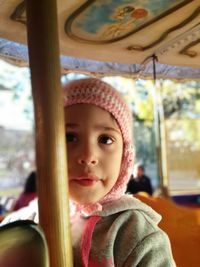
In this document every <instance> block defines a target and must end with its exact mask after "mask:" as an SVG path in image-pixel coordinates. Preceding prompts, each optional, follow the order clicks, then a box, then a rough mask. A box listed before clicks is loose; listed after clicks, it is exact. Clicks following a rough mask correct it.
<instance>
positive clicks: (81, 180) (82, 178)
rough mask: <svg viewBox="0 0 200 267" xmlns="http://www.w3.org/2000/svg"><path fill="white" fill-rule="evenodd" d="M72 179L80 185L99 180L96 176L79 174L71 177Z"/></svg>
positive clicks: (90, 183) (91, 183) (92, 183)
mask: <svg viewBox="0 0 200 267" xmlns="http://www.w3.org/2000/svg"><path fill="white" fill-rule="evenodd" d="M72 181H73V182H75V183H77V184H79V185H82V186H92V185H94V184H95V183H97V182H98V181H100V179H99V178H98V177H96V176H80V177H77V178H75V179H72Z"/></svg>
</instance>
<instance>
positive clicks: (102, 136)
mask: <svg viewBox="0 0 200 267" xmlns="http://www.w3.org/2000/svg"><path fill="white" fill-rule="evenodd" d="M64 106H65V117H66V119H65V123H66V139H67V149H68V173H69V193H70V198H71V200H72V201H73V203H74V205H75V206H76V211H77V212H76V214H75V215H74V217H72V222H73V223H72V229H71V230H72V241H73V251H74V266H85V267H88V266H92V267H94V266H95V267H96V266H101V267H104V266H110V267H111V266H124V267H125V266H126V267H133V266H138V267H139V266H141V267H142V266H143V267H150V266H151V267H157V266H162V267H173V266H175V263H174V261H173V257H172V253H171V248H170V244H169V240H168V237H167V236H166V234H165V233H164V232H163V231H162V230H161V229H159V228H158V226H157V224H158V222H159V221H160V219H161V217H160V215H158V214H157V213H156V212H155V211H153V210H152V209H151V208H150V207H148V206H146V205H145V204H143V203H142V202H140V201H138V200H137V199H135V198H134V197H132V196H125V195H124V192H125V190H126V185H127V182H128V180H129V177H130V173H129V170H130V169H131V168H132V167H133V145H132V115H131V113H130V111H129V109H128V107H127V105H126V103H125V102H124V101H123V100H122V98H121V96H120V95H119V94H118V93H117V92H116V91H115V90H114V89H113V88H112V87H111V86H110V85H108V84H106V83H105V82H103V81H100V80H98V79H94V78H89V79H81V80H77V81H73V82H71V83H69V84H67V85H66V86H65V88H64Z"/></svg>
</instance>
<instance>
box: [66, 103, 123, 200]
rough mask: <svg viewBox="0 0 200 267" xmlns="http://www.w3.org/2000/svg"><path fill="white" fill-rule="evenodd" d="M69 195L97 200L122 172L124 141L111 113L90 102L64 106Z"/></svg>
mask: <svg viewBox="0 0 200 267" xmlns="http://www.w3.org/2000/svg"><path fill="white" fill-rule="evenodd" d="M65 127H66V139H67V151H68V174H69V193H70V198H71V199H73V200H74V201H75V202H77V203H79V204H89V203H95V202H97V201H98V200H100V199H101V198H103V197H104V196H105V195H106V194H107V193H108V192H109V191H110V190H111V188H112V187H113V186H114V184H115V182H116V181H117V178H118V176H119V173H120V167H121V161H122V153H123V140H122V135H121V131H120V129H119V127H118V124H117V122H116V121H115V119H114V118H113V117H112V116H111V114H110V113H109V112H107V111H105V110H103V109H101V108H99V107H97V106H94V105H91V104H76V105H72V106H70V107H67V108H65Z"/></svg>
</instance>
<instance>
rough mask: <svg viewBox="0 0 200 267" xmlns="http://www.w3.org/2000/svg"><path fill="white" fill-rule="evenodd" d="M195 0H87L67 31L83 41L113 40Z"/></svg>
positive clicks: (66, 24)
mask: <svg viewBox="0 0 200 267" xmlns="http://www.w3.org/2000/svg"><path fill="white" fill-rule="evenodd" d="M188 2H191V1H185V0H184V1H183V0H168V1H160V0H151V1H140V0H109V1H108V0H102V1H96V0H91V1H87V2H86V3H85V4H83V5H82V6H80V7H79V8H78V9H77V10H75V12H74V13H73V14H72V15H71V16H70V17H69V18H68V19H67V21H66V23H65V31H66V33H67V34H68V35H69V36H70V37H72V38H74V39H77V40H79V41H84V42H88V43H98V44H100V43H109V42H115V41H119V40H121V39H123V38H126V37H128V36H130V35H132V34H134V33H135V32H137V31H139V30H141V29H143V28H144V27H146V26H148V25H150V24H152V23H154V22H156V21H158V20H159V19H160V18H162V17H164V16H166V15H167V14H169V13H172V12H173V11H175V10H177V9H178V8H180V7H181V6H183V5H185V4H188Z"/></svg>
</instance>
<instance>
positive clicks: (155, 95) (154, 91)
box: [153, 55, 163, 187]
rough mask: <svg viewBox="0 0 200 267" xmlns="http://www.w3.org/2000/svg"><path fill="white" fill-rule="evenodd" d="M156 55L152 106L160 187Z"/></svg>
mask: <svg viewBox="0 0 200 267" xmlns="http://www.w3.org/2000/svg"><path fill="white" fill-rule="evenodd" d="M156 60H157V58H156V56H155V55H154V56H153V81H154V87H153V106H154V131H155V145H156V158H157V173H158V177H159V183H160V187H162V186H163V172H162V159H161V137H160V116H159V107H158V105H159V103H158V94H157V84H156V81H157V79H156Z"/></svg>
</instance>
